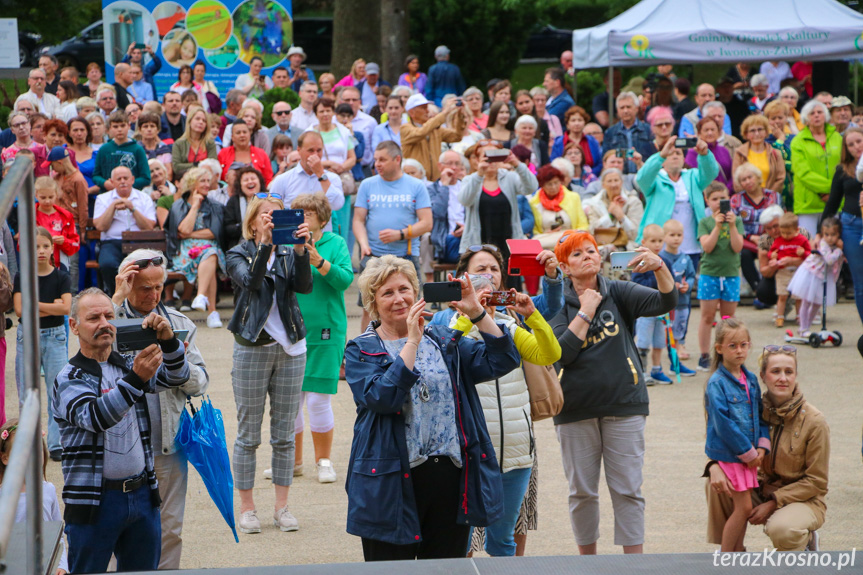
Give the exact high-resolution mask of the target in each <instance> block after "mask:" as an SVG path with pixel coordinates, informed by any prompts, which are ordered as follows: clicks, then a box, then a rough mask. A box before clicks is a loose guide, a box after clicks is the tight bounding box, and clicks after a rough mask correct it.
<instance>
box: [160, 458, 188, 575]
mask: <svg viewBox="0 0 863 575" xmlns="http://www.w3.org/2000/svg"><path fill="white" fill-rule="evenodd" d="M155 468H156V479H158V480H159V496H160V497H161V498H162V557H161V559H159V569H179V568H180V555H181V554H182V553H183V538H182V537H181V535H182V532H183V514H184V513H185V511H186V485H187V484H188V481H189V467H188V463H187V462H186V458H185V457H183V455H182V454H180V453H174V454H172V455H157V456H156V457H155Z"/></svg>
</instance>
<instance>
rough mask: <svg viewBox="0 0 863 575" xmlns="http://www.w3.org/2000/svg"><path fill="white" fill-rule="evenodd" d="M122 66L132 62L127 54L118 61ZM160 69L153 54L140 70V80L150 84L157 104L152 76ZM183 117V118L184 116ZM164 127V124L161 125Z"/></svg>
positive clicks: (157, 95) (157, 59) (157, 58)
mask: <svg viewBox="0 0 863 575" xmlns="http://www.w3.org/2000/svg"><path fill="white" fill-rule="evenodd" d="M120 61H121V62H123V63H124V64H129V63H130V62H131V61H132V57H131V56H129V54H126V55H125V56H123V59H122V60H120ZM161 69H162V60H161V59H160V58H159V55H158V54H156V53H153V55H152V57H151V58H150V61H149V62H147V63H146V64H144V66H143V67H142V68H141V78H142V79H143V80H144V81H145V82H147V83H148V84H150V86H151V87H152V88H153V99H154V100H156V101H157V102H158V101H159V94H158V93H157V92H156V80H155V78H154V76H155V75H156V74H157V73H158V72H159V70H161ZM184 117H185V116H184ZM162 125H163V126H164V124H162Z"/></svg>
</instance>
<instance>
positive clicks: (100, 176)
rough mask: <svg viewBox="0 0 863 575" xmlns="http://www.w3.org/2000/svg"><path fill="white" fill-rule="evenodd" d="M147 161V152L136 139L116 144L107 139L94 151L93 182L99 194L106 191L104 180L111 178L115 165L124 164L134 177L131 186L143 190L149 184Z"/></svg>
mask: <svg viewBox="0 0 863 575" xmlns="http://www.w3.org/2000/svg"><path fill="white" fill-rule="evenodd" d="M147 162H148V160H147V152H145V151H144V147H143V146H142V145H141V144H139V143H138V142H137V141H135V140H127V141H126V142H124V143H123V144H122V145H119V146H118V145H117V143H116V142H114V140H109V141H108V142H105V143H104V144H102V147H101V148H99V151H98V152H96V161H95V164H96V165H95V167H94V168H93V183H94V184H96V185H97V186H99V190H100V191H99V193H100V194H101V193H103V192H107V191H108V189H107V188H105V181H106V180H110V179H111V171H112V170H113V169H114V168H116V167H117V166H126V167H127V168H129V169H130V170H131V171H132V177H133V178H135V183H134V184H133V185H132V187H133V188H135V189H136V190H143V189H144V188H146V187H147V186H149V185H150V165H149V164H148V163H147Z"/></svg>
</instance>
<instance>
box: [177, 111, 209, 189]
mask: <svg viewBox="0 0 863 575" xmlns="http://www.w3.org/2000/svg"><path fill="white" fill-rule="evenodd" d="M216 154H217V152H216V142H215V141H213V138H212V136H211V135H210V127H209V124H208V119H207V112H206V111H204V108H202V107H201V106H198V105H193V106H190V107H189V111H188V112H187V113H186V130H185V131H184V132H183V135H182V136H181V137H180V138H179V139H178V140H177V141H176V142H174V145H173V147H172V148H171V163H172V164H173V166H174V179H175V180H178V179H180V178H182V177H183V175H184V174H185V173H186V172H187V171H188V170H189V169H191V168H193V167H197V166H198V164H200V163H201V162H203V161H204V160H206V159H207V158H213V159H215V158H216Z"/></svg>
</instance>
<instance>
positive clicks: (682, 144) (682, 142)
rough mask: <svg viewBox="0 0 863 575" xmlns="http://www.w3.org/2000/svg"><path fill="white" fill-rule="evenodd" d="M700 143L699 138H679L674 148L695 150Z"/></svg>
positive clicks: (675, 141)
mask: <svg viewBox="0 0 863 575" xmlns="http://www.w3.org/2000/svg"><path fill="white" fill-rule="evenodd" d="M697 143H698V138H677V139H676V140H674V147H675V148H679V149H681V150H684V149H686V148H694V147H695V144H697Z"/></svg>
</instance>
